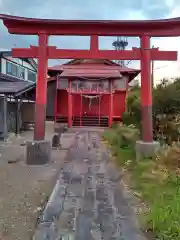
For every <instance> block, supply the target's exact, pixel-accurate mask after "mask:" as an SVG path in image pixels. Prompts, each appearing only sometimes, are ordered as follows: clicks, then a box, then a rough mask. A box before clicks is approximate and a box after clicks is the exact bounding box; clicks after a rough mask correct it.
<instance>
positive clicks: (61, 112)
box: [57, 90, 68, 117]
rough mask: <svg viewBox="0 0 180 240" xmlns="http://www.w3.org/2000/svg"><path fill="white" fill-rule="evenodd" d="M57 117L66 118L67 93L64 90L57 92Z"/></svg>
mask: <svg viewBox="0 0 180 240" xmlns="http://www.w3.org/2000/svg"><path fill="white" fill-rule="evenodd" d="M57 98H58V100H57V115H58V116H66V117H67V116H68V108H67V102H68V93H67V91H66V90H58V91H57Z"/></svg>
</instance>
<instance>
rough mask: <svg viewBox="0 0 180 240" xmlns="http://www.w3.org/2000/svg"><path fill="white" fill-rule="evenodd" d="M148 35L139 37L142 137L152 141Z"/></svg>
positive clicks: (144, 139)
mask: <svg viewBox="0 0 180 240" xmlns="http://www.w3.org/2000/svg"><path fill="white" fill-rule="evenodd" d="M149 47H150V37H149V36H143V37H141V48H142V58H141V107H142V139H143V141H145V142H152V141H153V126H152V78H151V60H150V52H149V50H148V49H149Z"/></svg>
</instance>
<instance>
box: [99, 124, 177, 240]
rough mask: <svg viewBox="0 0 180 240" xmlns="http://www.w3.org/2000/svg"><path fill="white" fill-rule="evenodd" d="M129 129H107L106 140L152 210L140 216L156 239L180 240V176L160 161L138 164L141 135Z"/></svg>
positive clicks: (136, 189) (134, 188)
mask: <svg viewBox="0 0 180 240" xmlns="http://www.w3.org/2000/svg"><path fill="white" fill-rule="evenodd" d="M125 128H127V127H123V128H122V127H113V128H112V129H109V130H107V131H106V132H105V134H104V139H105V140H106V141H107V142H108V144H109V145H110V146H111V150H112V154H113V155H114V156H115V159H116V163H117V164H118V165H119V166H121V167H125V168H126V169H127V170H128V171H129V173H130V176H131V182H132V189H133V190H135V191H137V192H138V193H139V196H140V197H141V199H142V200H144V201H145V202H146V203H147V204H148V206H149V208H150V211H149V212H148V213H147V214H146V215H143V216H140V221H141V223H142V226H143V228H144V230H146V231H148V232H151V233H152V235H153V236H154V239H156V240H179V239H180V187H179V186H180V177H179V176H178V175H177V174H176V172H175V171H172V169H170V168H169V167H168V166H167V165H165V164H164V162H163V161H157V159H158V158H156V159H143V160H140V161H136V159H135V151H134V144H135V141H136V140H137V138H138V136H137V134H133V133H132V132H133V131H135V129H132V128H127V131H126V129H125ZM127 132H128V134H126V133H127ZM129 132H131V134H129ZM127 135H128V137H127ZM166 155H167V154H166Z"/></svg>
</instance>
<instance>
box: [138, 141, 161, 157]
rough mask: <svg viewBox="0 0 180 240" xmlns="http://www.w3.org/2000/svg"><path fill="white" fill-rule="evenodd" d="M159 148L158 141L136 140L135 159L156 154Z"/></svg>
mask: <svg viewBox="0 0 180 240" xmlns="http://www.w3.org/2000/svg"><path fill="white" fill-rule="evenodd" d="M159 150H160V143H159V142H155V141H153V142H144V141H137V142H136V159H137V160H141V159H143V158H150V157H153V156H155V155H156V154H157V152H158V151H159Z"/></svg>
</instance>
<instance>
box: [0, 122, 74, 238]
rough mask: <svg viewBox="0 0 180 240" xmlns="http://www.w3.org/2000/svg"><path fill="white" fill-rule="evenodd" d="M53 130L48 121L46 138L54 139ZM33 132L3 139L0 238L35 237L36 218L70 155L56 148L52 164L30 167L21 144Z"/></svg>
mask: <svg viewBox="0 0 180 240" xmlns="http://www.w3.org/2000/svg"><path fill="white" fill-rule="evenodd" d="M52 133H53V125H52V123H47V134H46V135H47V136H46V138H47V139H51V138H52ZM32 135H33V132H32V131H28V132H25V133H23V134H21V136H19V137H15V136H13V135H12V136H10V138H9V139H8V141H7V142H0V240H6V239H8V240H16V239H20V240H28V239H30V238H31V237H32V235H33V232H34V229H35V227H36V222H37V218H38V216H39V214H40V212H41V210H42V207H43V206H44V204H45V202H46V201H47V198H48V197H49V195H50V194H51V191H52V188H53V186H54V184H55V181H56V177H57V174H58V172H59V170H60V167H61V164H62V162H63V160H64V158H65V156H66V154H67V150H53V153H52V159H53V162H52V163H51V164H49V165H46V166H27V165H26V164H25V162H24V154H25V147H24V146H21V145H22V143H23V142H24V141H25V140H29V139H32ZM71 138H72V137H71ZM64 142H65V143H66V142H67V140H66V141H64ZM68 142H69V141H68ZM66 145H67V144H66ZM66 147H69V146H66Z"/></svg>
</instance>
